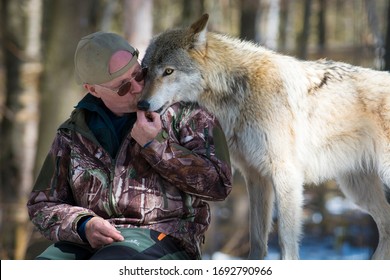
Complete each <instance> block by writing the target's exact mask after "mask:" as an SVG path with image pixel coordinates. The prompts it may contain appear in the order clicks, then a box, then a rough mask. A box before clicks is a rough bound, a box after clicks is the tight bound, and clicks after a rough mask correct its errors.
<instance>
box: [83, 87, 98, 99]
mask: <svg viewBox="0 0 390 280" xmlns="http://www.w3.org/2000/svg"><path fill="white" fill-rule="evenodd" d="M84 88H85V89H86V90H87V91H88V92H89V93H90V94H92V95H93V96H95V97H98V98H100V96H99V94H98V93H97V92H96V90H95V87H94V86H93V85H90V84H84Z"/></svg>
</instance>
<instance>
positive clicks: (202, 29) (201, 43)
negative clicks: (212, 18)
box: [190, 14, 209, 48]
mask: <svg viewBox="0 0 390 280" xmlns="http://www.w3.org/2000/svg"><path fill="white" fill-rule="evenodd" d="M208 21H209V15H208V14H204V15H203V16H202V17H201V18H200V19H198V20H197V21H196V22H194V23H193V24H192V25H191V27H190V33H191V36H193V41H192V43H193V45H192V47H193V48H203V47H205V46H206V41H207V36H206V35H207V23H208Z"/></svg>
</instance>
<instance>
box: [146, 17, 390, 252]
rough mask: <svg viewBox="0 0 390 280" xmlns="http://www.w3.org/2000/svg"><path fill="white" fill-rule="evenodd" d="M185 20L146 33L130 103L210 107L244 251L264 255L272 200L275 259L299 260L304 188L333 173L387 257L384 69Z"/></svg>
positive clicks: (389, 101)
mask: <svg viewBox="0 0 390 280" xmlns="http://www.w3.org/2000/svg"><path fill="white" fill-rule="evenodd" d="M208 21H209V16H208V14H204V15H203V16H202V17H201V18H199V19H198V20H197V21H195V22H194V23H193V24H192V25H191V26H189V27H185V28H172V29H168V30H166V31H164V32H162V33H160V34H159V35H156V36H155V37H153V38H152V39H151V41H150V44H149V46H148V47H147V50H146V52H145V56H144V58H143V60H142V63H141V64H142V67H143V68H145V69H147V75H146V78H145V87H144V91H143V93H142V96H141V98H140V101H139V103H138V108H139V109H140V110H144V111H155V112H163V111H164V110H166V108H168V107H169V106H170V105H171V104H173V103H175V102H180V101H184V102H196V103H198V104H199V105H200V106H203V107H204V108H205V109H207V110H208V111H210V112H211V113H213V114H215V116H216V117H217V118H218V119H219V121H220V123H221V126H222V128H223V130H224V133H225V135H226V139H227V142H228V145H229V149H230V156H231V159H232V163H233V164H234V167H235V168H236V169H238V170H239V171H240V172H241V173H242V175H243V177H244V178H245V181H246V186H247V191H248V196H249V202H250V208H249V209H250V253H249V256H248V258H249V259H259V258H260V259H263V258H265V256H266V255H267V243H268V235H269V233H270V231H271V229H272V213H273V208H274V205H275V207H276V209H277V218H278V229H279V232H278V233H279V246H280V251H281V258H282V259H299V242H300V240H301V235H302V211H303V209H302V208H303V188H304V185H305V184H315V185H319V183H321V182H323V181H326V180H330V179H334V180H336V182H337V183H338V184H339V186H340V188H341V190H342V191H343V193H344V194H345V195H346V197H348V198H349V199H351V200H352V201H353V202H354V203H355V204H357V205H358V206H360V207H361V208H362V209H363V210H365V211H366V212H368V213H369V214H370V215H371V216H372V217H373V219H374V220H375V222H376V224H377V227H378V230H379V243H378V246H377V248H376V250H375V252H374V254H373V256H372V258H373V259H390V205H389V204H388V202H387V200H386V197H385V188H386V186H390V74H389V73H388V72H384V71H376V70H372V69H368V68H363V67H358V66H353V65H349V64H346V63H342V62H334V61H330V60H318V61H304V60H299V59H297V58H294V57H293V56H287V55H283V54H280V53H277V52H275V51H272V50H269V49H267V48H264V47H262V46H260V45H257V44H255V43H253V42H249V41H245V40H240V39H238V38H235V37H232V36H229V35H227V34H219V33H216V32H212V31H209V30H208V29H207V25H208Z"/></svg>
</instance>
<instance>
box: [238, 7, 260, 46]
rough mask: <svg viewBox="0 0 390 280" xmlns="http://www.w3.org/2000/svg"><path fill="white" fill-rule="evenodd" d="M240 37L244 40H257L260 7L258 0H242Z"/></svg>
mask: <svg viewBox="0 0 390 280" xmlns="http://www.w3.org/2000/svg"><path fill="white" fill-rule="evenodd" d="M240 3H241V5H240V6H241V9H240V13H241V16H240V37H241V38H242V39H244V40H252V41H255V40H256V37H257V36H256V31H257V30H256V21H257V13H258V8H259V1H258V0H241V1H240Z"/></svg>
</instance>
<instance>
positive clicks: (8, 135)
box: [0, 0, 42, 259]
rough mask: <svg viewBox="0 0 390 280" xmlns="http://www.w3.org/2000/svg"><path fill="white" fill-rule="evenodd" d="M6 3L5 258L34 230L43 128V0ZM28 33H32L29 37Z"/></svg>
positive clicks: (1, 167)
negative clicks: (30, 204)
mask: <svg viewBox="0 0 390 280" xmlns="http://www.w3.org/2000/svg"><path fill="white" fill-rule="evenodd" d="M1 4H2V9H1V11H2V13H3V14H2V35H3V36H2V37H3V39H4V42H5V44H4V57H5V68H6V81H7V84H6V96H5V98H6V100H5V106H6V110H7V111H8V114H7V115H6V116H5V117H4V119H3V120H2V123H1V132H2V137H1V143H0V146H1V157H0V163H1V164H0V173H1V177H0V180H1V203H0V205H1V206H2V207H3V209H2V210H3V211H2V212H3V215H2V216H1V217H2V221H1V224H2V225H6V226H3V227H1V235H0V239H1V242H0V244H1V245H0V246H1V249H2V250H1V251H2V255H1V256H0V257H1V258H2V259H23V258H24V255H25V252H26V248H27V243H28V238H29V234H30V231H29V230H27V231H26V229H28V228H30V227H29V218H28V215H27V210H26V201H27V197H28V193H29V192H30V190H31V184H32V181H33V167H34V162H35V147H36V141H37V130H38V119H39V112H38V100H39V98H38V96H39V94H38V87H39V78H40V74H41V72H42V65H41V57H40V51H41V45H40V42H41V26H42V25H41V19H42V16H41V15H42V0H29V1H6V0H3V1H2V2H1ZM24 35H27V36H26V37H24Z"/></svg>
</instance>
